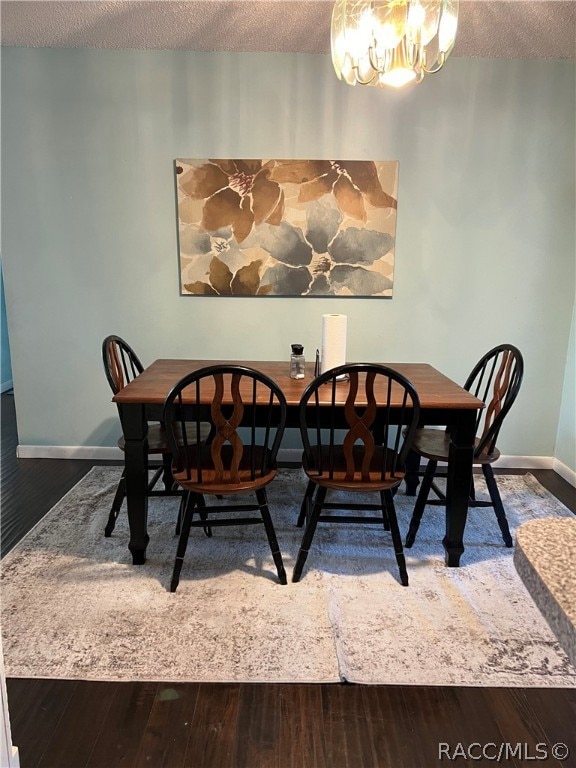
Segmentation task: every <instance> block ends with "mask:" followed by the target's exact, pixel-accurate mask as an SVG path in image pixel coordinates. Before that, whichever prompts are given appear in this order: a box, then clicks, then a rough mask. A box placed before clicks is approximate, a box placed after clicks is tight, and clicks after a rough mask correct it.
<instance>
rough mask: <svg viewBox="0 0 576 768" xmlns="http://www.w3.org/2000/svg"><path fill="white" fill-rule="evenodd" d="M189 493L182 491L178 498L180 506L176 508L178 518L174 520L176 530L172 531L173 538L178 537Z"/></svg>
mask: <svg viewBox="0 0 576 768" xmlns="http://www.w3.org/2000/svg"><path fill="white" fill-rule="evenodd" d="M189 493H190V491H183V492H182V496H181V497H180V506H179V507H178V517H177V519H176V529H175V531H174V535H175V536H180V531H181V529H182V521H183V520H184V513H185V511H186V502H187V501H188V495H189Z"/></svg>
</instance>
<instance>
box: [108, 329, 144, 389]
mask: <svg viewBox="0 0 576 768" xmlns="http://www.w3.org/2000/svg"><path fill="white" fill-rule="evenodd" d="M102 360H103V362H104V372H105V373H106V378H107V379H108V383H109V384H110V388H111V389H112V392H113V393H114V394H115V395H116V394H117V393H118V392H120V390H121V389H124V387H125V386H126V384H129V383H130V382H131V381H132V379H135V378H136V376H138V375H139V374H140V373H142V371H143V370H144V366H143V365H142V363H141V362H140V360H139V359H138V356H137V354H136V353H135V352H134V350H133V349H132V347H130V346H129V345H128V344H127V343H126V342H125V341H124V339H121V338H120V336H107V337H106V338H105V339H104V341H103V342H102Z"/></svg>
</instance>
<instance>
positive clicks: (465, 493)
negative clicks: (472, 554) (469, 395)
mask: <svg viewBox="0 0 576 768" xmlns="http://www.w3.org/2000/svg"><path fill="white" fill-rule="evenodd" d="M475 428H476V412H475V411H468V410H463V411H461V412H460V414H459V415H458V417H457V420H456V421H455V422H454V424H453V425H451V442H450V452H449V458H448V477H447V481H446V535H445V536H444V538H443V540H442V543H443V544H444V549H445V550H446V555H445V561H446V565H449V566H451V567H454V568H457V567H458V566H459V565H460V557H461V555H462V553H463V552H464V528H465V527H466V517H467V515H468V499H469V496H470V483H471V482H472V466H473V465H472V459H473V454H474V436H475Z"/></svg>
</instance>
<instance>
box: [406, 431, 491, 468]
mask: <svg viewBox="0 0 576 768" xmlns="http://www.w3.org/2000/svg"><path fill="white" fill-rule="evenodd" d="M479 442H480V441H479V438H476V439H475V440H474V447H475V448H476V447H477V446H478V443H479ZM412 449H413V450H414V451H416V452H417V453H419V454H420V455H421V456H423V457H424V458H425V459H431V460H432V461H448V455H449V451H450V434H449V433H448V432H446V430H444V429H417V430H416V433H415V435H414V440H413V441H412ZM498 458H500V451H499V450H498V449H497V448H495V449H494V451H493V452H492V453H491V454H489V455H488V454H483V455H481V456H474V464H492V463H493V462H495V461H496V460H497V459H498Z"/></svg>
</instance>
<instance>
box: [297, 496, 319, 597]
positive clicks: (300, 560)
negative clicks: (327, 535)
mask: <svg viewBox="0 0 576 768" xmlns="http://www.w3.org/2000/svg"><path fill="white" fill-rule="evenodd" d="M325 498H326V488H323V487H322V486H319V488H318V490H317V492H316V496H315V498H314V503H313V506H312V512H311V513H310V517H309V519H308V522H307V524H306V529H305V531H304V536H303V538H302V544H301V545H300V551H299V552H298V557H297V559H296V565H295V566H294V572H293V573H292V581H294V582H296V581H300V576H301V575H302V569H303V568H304V563H305V562H306V558H307V557H308V552H309V550H310V544H311V543H312V539H313V538H314V531H315V530H316V525H317V524H318V518H319V517H320V513H321V512H322V504H323V503H324V500H325Z"/></svg>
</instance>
